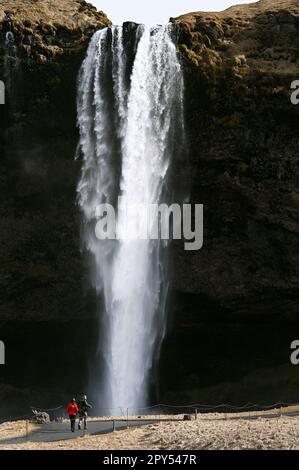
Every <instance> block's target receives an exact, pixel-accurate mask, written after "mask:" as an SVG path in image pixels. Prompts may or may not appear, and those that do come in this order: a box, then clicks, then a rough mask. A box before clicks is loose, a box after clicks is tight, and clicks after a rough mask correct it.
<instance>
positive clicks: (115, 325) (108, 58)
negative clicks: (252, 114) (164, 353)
mask: <svg viewBox="0 0 299 470" xmlns="http://www.w3.org/2000/svg"><path fill="white" fill-rule="evenodd" d="M136 41H137V42H138V44H136V51H133V52H134V54H135V53H136V55H135V58H134V61H133V66H132V70H128V67H129V65H128V64H129V62H130V60H129V55H130V54H132V50H129V47H128V46H127V45H126V44H125V42H124V35H123V29H122V28H121V27H114V28H107V29H104V30H101V31H99V32H97V33H96V34H95V35H94V36H93V38H92V40H91V43H90V46H89V49H88V52H87V56H86V59H85V61H84V62H83V65H82V68H81V72H80V76H79V83H78V123H79V128H80V147H79V148H80V149H81V151H82V154H83V166H82V175H81V179H80V182H79V185H78V193H79V205H80V208H81V210H82V213H83V221H84V233H83V238H84V244H85V247H86V249H87V250H88V252H89V253H90V254H91V258H92V263H93V270H92V282H93V286H94V288H95V289H96V290H97V292H98V294H99V295H101V294H102V296H103V298H104V310H105V311H104V312H102V315H103V320H104V323H103V324H104V330H105V331H104V339H103V344H102V348H101V350H102V353H103V355H104V359H105V367H104V375H103V380H102V384H103V386H102V388H103V391H102V397H101V404H102V406H106V407H109V408H110V411H111V413H113V408H116V407H119V406H123V407H131V408H135V409H137V408H139V407H142V406H144V405H145V404H146V403H147V401H148V399H149V388H150V387H149V385H150V384H149V382H150V378H151V373H152V370H153V367H154V365H155V360H156V359H157V358H158V355H159V350H160V346H161V343H162V340H163V337H164V334H165V327H166V301H167V293H168V284H169V282H168V260H167V258H168V244H165V243H164V244H162V242H161V241H159V240H119V241H117V240H104V241H100V240H98V239H97V238H96V237H95V224H96V217H95V213H96V207H97V206H98V205H99V204H102V203H110V204H115V203H116V200H117V197H118V196H119V195H121V196H123V200H124V201H125V203H126V204H129V205H134V204H160V203H162V202H167V201H168V200H169V198H171V191H170V186H171V184H170V178H169V174H170V170H171V162H172V159H173V158H174V155H175V154H176V152H178V151H179V149H180V148H181V147H180V146H181V144H182V142H183V138H184V136H183V135H184V125H183V78H182V70H181V66H180V63H179V60H178V56H177V50H176V46H175V44H174V42H173V40H172V27H171V26H166V27H161V28H152V29H148V28H145V27H144V26H139V28H138V31H137V34H136ZM128 76H129V77H131V78H130V80H127V77H128ZM118 226H119V228H120V230H121V229H122V227H124V226H127V221H126V220H125V213H124V212H123V211H122V210H120V211H119V213H118Z"/></svg>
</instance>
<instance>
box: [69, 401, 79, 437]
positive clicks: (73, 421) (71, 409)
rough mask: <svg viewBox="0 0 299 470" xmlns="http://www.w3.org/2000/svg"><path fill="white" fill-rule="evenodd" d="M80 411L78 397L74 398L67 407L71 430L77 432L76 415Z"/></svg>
mask: <svg viewBox="0 0 299 470" xmlns="http://www.w3.org/2000/svg"><path fill="white" fill-rule="evenodd" d="M78 411H79V410H78V406H77V403H76V398H73V399H72V401H71V403H70V404H69V405H68V407H67V412H68V414H69V417H70V421H71V431H72V432H75V425H76V416H77V414H78Z"/></svg>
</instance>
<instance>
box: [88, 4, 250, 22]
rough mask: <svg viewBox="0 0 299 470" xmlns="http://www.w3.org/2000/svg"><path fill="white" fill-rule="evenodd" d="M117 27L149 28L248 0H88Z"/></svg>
mask: <svg viewBox="0 0 299 470" xmlns="http://www.w3.org/2000/svg"><path fill="white" fill-rule="evenodd" d="M88 1H89V2H90V3H93V4H94V5H95V6H96V7H97V8H98V10H103V11H104V12H105V13H106V14H107V16H108V17H109V19H110V20H111V21H112V22H113V23H114V24H117V25H120V24H122V23H123V22H124V21H135V22H136V23H144V24H147V25H150V26H154V25H155V24H166V23H167V22H168V20H169V18H170V17H171V16H173V17H175V16H179V15H182V14H183V13H190V12H193V11H221V10H224V9H225V8H228V7H230V6H232V5H234V4H241V3H253V2H252V1H250V0H88Z"/></svg>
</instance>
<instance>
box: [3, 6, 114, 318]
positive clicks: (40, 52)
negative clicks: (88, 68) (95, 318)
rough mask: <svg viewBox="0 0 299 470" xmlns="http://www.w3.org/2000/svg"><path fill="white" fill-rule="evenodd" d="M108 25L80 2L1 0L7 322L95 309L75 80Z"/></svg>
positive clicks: (4, 297)
mask: <svg viewBox="0 0 299 470" xmlns="http://www.w3.org/2000/svg"><path fill="white" fill-rule="evenodd" d="M53 3H55V8H53ZM109 24H110V21H109V20H108V19H107V17H106V16H105V15H104V13H101V12H97V11H96V9H95V8H94V7H93V6H91V5H89V4H87V3H86V2H84V1H81V0H78V1H73V0H63V1H59V2H53V1H47V0H38V1H35V0H27V1H15V0H14V1H6V0H5V1H4V0H3V1H2V0H1V1H0V76H1V78H2V77H3V78H2V79H3V80H4V82H5V85H6V102H7V103H6V106H5V107H3V106H1V110H0V111H1V112H2V113H4V114H5V115H4V116H3V117H4V129H3V127H2V126H1V127H2V129H1V141H0V142H1V155H2V158H4V164H3V165H1V173H2V174H1V209H0V210H1V229H2V231H3V232H2V237H1V238H2V240H3V241H2V244H1V248H0V250H1V259H2V260H3V262H2V267H1V271H2V276H1V290H2V295H1V302H2V305H1V315H0V318H1V322H6V321H13V320H14V319H16V318H17V319H20V318H21V319H24V320H25V321H26V320H27V321H28V320H30V319H35V320H45V319H48V320H51V319H53V318H56V319H57V318H59V319H61V320H63V319H68V318H70V317H72V316H77V317H79V318H80V317H82V316H83V317H84V314H85V312H86V310H88V309H86V308H85V303H84V302H85V300H84V295H83V291H82V287H81V286H82V284H83V283H82V267H81V261H80V243H79V221H78V217H77V212H76V207H75V195H76V181H77V180H78V178H79V171H80V162H77V163H76V162H74V155H75V150H76V144H77V131H76V79H77V74H78V70H79V67H80V64H81V61H82V58H83V57H84V54H85V51H86V47H87V44H88V42H89V39H90V37H91V35H92V34H93V32H94V31H95V30H97V29H99V28H103V27H104V26H107V25H109ZM67 260H68V261H67ZM59 286H60V287H59ZM78 286H79V287H78Z"/></svg>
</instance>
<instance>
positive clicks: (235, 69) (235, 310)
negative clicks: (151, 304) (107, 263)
mask: <svg viewBox="0 0 299 470" xmlns="http://www.w3.org/2000/svg"><path fill="white" fill-rule="evenodd" d="M55 3H57V5H56V6H55V11H54V9H53V6H52V5H53V2H50V1H47V0H37V1H33V0H31V1H29V0H27V1H17V0H16V1H7V0H5V1H4V0H0V22H1V23H0V31H1V28H2V36H1V37H2V39H1V41H0V42H1V44H0V75H1V76H0V78H1V77H4V79H5V82H6V86H7V99H8V106H5V107H3V106H1V107H0V112H1V113H5V115H4V116H3V117H4V118H5V121H4V122H5V126H4V129H3V128H1V130H0V150H1V157H2V158H3V165H1V166H0V175H1V179H0V181H1V187H0V191H1V192H0V197H1V199H0V216H1V232H2V234H1V246H0V258H1V260H2V262H1V266H0V272H1V277H0V289H1V294H0V299H1V306H0V309H1V310H0V322H1V323H0V324H1V325H2V326H3V329H2V330H1V331H2V333H1V334H2V337H1V339H5V335H6V337H7V344H9V342H10V344H12V348H13V349H14V348H15V351H16V352H15V353H12V356H11V364H12V365H11V366H10V369H9V368H7V369H6V371H7V372H6V374H7V376H6V377H7V380H8V381H12V382H13V378H14V377H15V376H16V370H18V367H22V369H24V364H23V363H22V364H19V362H18V345H19V344H23V345H25V346H24V347H25V349H26V351H27V352H28V358H29V359H28V360H27V362H26V364H27V369H26V371H27V372H28V377H30V380H29V379H28V380H29V382H30V381H31V382H30V383H33V384H34V383H37V382H38V380H44V381H45V383H47V384H48V385H49V380H50V379H49V378H48V377H42V378H41V379H38V377H37V376H38V374H37V376H36V377H35V374H34V372H33V371H32V364H35V365H36V369H37V370H39V364H38V361H39V358H37V357H36V349H38V351H41V353H40V356H39V357H40V360H41V361H43V362H44V361H45V360H47V357H48V356H47V355H46V353H45V350H44V349H43V348H44V347H45V346H44V344H43V343H44V341H43V336H44V335H46V334H48V331H49V326H47V325H49V324H51V325H52V326H51V335H52V336H51V338H52V339H53V338H55V341H54V342H55V344H56V343H57V342H56V340H58V344H59V347H58V350H57V351H54V350H53V351H52V350H51V354H53V356H52V359H51V360H52V362H53V364H52V365H53V374H54V369H55V368H54V364H57V363H59V364H60V366H59V371H57V368H56V369H55V374H56V379H57V377H58V376H59V374H61V380H62V381H63V380H64V383H70V384H72V377H69V378H63V377H64V370H65V367H66V366H67V365H68V364H69V363H70V362H71V360H74V359H75V360H78V363H79V364H81V366H82V369H83V368H84V367H85V366H84V361H85V359H86V358H85V357H82V356H81V353H80V348H77V344H78V342H79V343H80V341H82V342H83V343H84V344H87V342H89V341H90V337H91V338H93V340H92V341H91V343H92V344H94V343H95V342H96V341H95V339H94V333H93V332H94V331H95V330H96V328H95V316H96V315H95V312H96V309H95V302H94V295H93V293H92V292H91V291H89V290H88V288H87V286H88V284H89V283H88V281H87V280H86V278H87V276H88V271H87V269H85V268H84V266H82V258H81V254H80V241H79V216H78V212H77V208H76V204H75V194H76V184H77V181H78V178H79V171H80V166H81V163H80V161H74V158H73V157H74V153H75V148H76V143H77V132H76V109H75V102H76V77H77V72H78V68H79V65H80V63H81V60H82V58H83V55H84V53H85V50H86V46H87V43H88V40H89V38H90V36H91V34H92V33H93V32H94V31H95V30H96V29H98V28H101V27H103V26H105V25H108V24H109V20H108V19H107V17H106V16H105V15H104V14H102V13H98V12H96V10H95V9H94V8H93V7H92V6H90V5H88V4H86V2H84V1H81V0H80V1H73V0H63V1H59V2H58V1H57V2H55ZM171 21H173V22H174V23H176V24H177V25H178V42H179V48H180V50H181V53H182V57H183V62H184V71H185V80H186V100H185V102H186V121H187V131H188V137H189V146H190V161H189V163H186V166H187V167H188V168H189V171H188V172H187V177H186V172H184V178H188V180H189V186H190V190H191V202H193V203H203V204H204V207H205V212H204V216H205V234H204V247H203V249H202V250H201V251H200V252H191V253H190V252H184V251H183V250H182V246H181V245H180V244H179V245H177V246H175V248H174V255H175V256H174V292H173V301H172V303H171V313H172V315H171V318H172V322H171V325H170V330H169V331H170V334H169V337H168V339H167V341H166V342H165V345H164V348H163V353H162V360H161V370H160V378H161V390H160V392H161V395H160V398H161V399H163V400H164V401H166V400H168V401H173V400H178V401H180V402H186V401H194V400H198V397H199V396H200V397H201V398H202V399H206V400H208V401H215V402H220V401H225V400H230V401H234V402H245V401H253V400H254V399H264V401H270V400H271V399H273V400H274V401H275V400H278V399H289V400H296V393H297V392H296V387H297V384H298V379H297V378H296V369H295V368H292V367H291V366H290V365H289V345H290V343H291V341H292V340H293V339H295V336H296V333H295V332H294V329H295V327H296V326H297V325H298V318H299V317H298V314H299V290H298V289H299V277H298V272H299V257H298V255H297V253H298V245H299V188H298V166H299V144H298V138H297V137H298V131H297V129H298V122H299V106H297V107H296V106H294V105H292V104H291V102H290V84H291V82H292V81H293V80H296V79H299V59H298V58H299V7H298V2H297V1H287V0H286V1H276V2H272V1H268V0H264V1H261V2H258V3H257V4H251V5H248V6H246V5H243V6H240V7H233V8H231V9H229V10H227V11H225V12H223V13H217V14H215V13H200V12H199V13H191V14H188V15H184V16H182V17H180V18H172V19H171ZM133 30H134V28H133ZM11 33H12V34H11ZM127 34H128V36H130V25H128V31H127ZM132 34H134V31H133V32H132ZM85 280H86V281H85ZM15 321H17V325H18V326H19V331H18V333H17V334H16V333H15V326H14V325H15V323H14V322H15ZM22 321H24V324H26V323H28V322H31V323H30V325H31V332H29V333H28V332H27V333H26V331H27V329H28V328H27V326H25V328H24V330H22V331H21V328H22V327H21V326H20V325H21V324H22ZM42 321H44V322H47V323H45V324H42V323H40V324H39V325H38V326H37V322H42ZM73 321H76V322H78V323H76V325H77V326H76V328H77V329H76V331H80V334H79V333H78V336H76V340H75V342H76V344H74V342H73V340H72V338H68V337H67V336H68V335H66V331H69V328H68V327H65V326H64V327H62V326H61V324H62V323H66V324H67V325H68V324H69V322H73ZM74 324H75V323H74ZM78 325H79V326H78ZM82 325H84V326H82ZM80 326H82V327H81V329H80ZM32 328H33V329H35V330H34V331H36V335H37V336H38V338H37V339H36V335H35V333H34V332H33V330H32ZM78 328H79V329H78ZM29 330H30V328H29ZM52 330H53V331H52ZM81 335H82V336H81ZM51 338H50V337H48V336H47V342H46V345H47V346H46V347H47V348H48V349H47V351H49V349H51V344H52V345H53V341H52V340H51ZM90 347H91V349H92V348H93V346H92V345H91V346H90ZM94 349H95V347H94ZM42 351H43V352H42ZM61 357H63V358H64V359H63V361H62V360H61ZM274 368H275V369H276V373H275V374H274V373H273V370H274ZM57 374H58V375H57ZM224 378H225V379H224ZM51 380H53V379H51ZM51 380H50V382H51ZM68 380H69V382H68ZM82 380H83V379H82ZM224 380H225V383H224ZM83 383H84V382H83ZM39 385H40V384H39ZM50 385H51V384H50ZM78 386H79V385H78ZM50 388H51V387H50ZM265 397H267V398H265ZM201 401H202V400H201ZM39 404H40V405H42V403H41V402H39V403H36V406H39ZM54 404H55V403H54Z"/></svg>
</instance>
